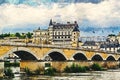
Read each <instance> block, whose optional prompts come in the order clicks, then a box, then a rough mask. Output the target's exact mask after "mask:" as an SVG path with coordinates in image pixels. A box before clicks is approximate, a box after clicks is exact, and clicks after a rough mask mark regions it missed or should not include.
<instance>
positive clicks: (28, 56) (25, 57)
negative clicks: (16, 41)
mask: <svg viewBox="0 0 120 80" xmlns="http://www.w3.org/2000/svg"><path fill="white" fill-rule="evenodd" d="M13 53H15V54H16V55H17V56H19V58H20V59H21V60H37V58H36V57H35V56H34V55H33V54H31V53H29V52H27V51H22V50H21V51H15V52H13Z"/></svg>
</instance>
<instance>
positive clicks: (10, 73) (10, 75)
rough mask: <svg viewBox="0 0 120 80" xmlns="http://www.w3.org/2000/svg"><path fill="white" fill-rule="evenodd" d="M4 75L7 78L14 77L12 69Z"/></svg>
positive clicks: (7, 70)
mask: <svg viewBox="0 0 120 80" xmlns="http://www.w3.org/2000/svg"><path fill="white" fill-rule="evenodd" d="M4 73H5V75H6V76H9V77H14V74H13V72H12V70H11V69H10V68H8V69H6V70H5V72H4Z"/></svg>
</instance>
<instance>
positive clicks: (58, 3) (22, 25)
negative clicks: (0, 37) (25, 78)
mask: <svg viewBox="0 0 120 80" xmlns="http://www.w3.org/2000/svg"><path fill="white" fill-rule="evenodd" d="M0 4H1V5H0V32H1V33H5V32H27V31H31V32H32V31H33V29H37V28H38V27H39V26H40V27H41V28H47V27H48V24H49V20H50V19H53V21H56V22H60V23H66V22H67V21H70V22H71V23H73V22H74V21H77V22H78V24H79V27H80V31H81V36H93V35H95V36H98V35H100V36H101V35H108V34H111V33H113V34H117V33H118V32H119V31H120V15H119V14H120V0H0ZM93 31H94V32H95V33H93Z"/></svg>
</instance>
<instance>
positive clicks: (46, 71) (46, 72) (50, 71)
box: [44, 67, 56, 76]
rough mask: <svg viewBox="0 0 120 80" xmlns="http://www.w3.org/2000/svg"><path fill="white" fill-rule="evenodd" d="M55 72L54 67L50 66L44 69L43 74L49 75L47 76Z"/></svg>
mask: <svg viewBox="0 0 120 80" xmlns="http://www.w3.org/2000/svg"><path fill="white" fill-rule="evenodd" d="M55 72H56V69H55V68H52V67H50V68H48V69H46V70H45V71H44V74H45V75H49V76H53V75H54V74H55Z"/></svg>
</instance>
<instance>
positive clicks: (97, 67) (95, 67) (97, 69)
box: [91, 63, 102, 71]
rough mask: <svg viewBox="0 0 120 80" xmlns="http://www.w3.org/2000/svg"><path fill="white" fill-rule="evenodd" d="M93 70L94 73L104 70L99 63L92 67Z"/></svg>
mask: <svg viewBox="0 0 120 80" xmlns="http://www.w3.org/2000/svg"><path fill="white" fill-rule="evenodd" d="M91 69H92V70H94V71H101V70H102V67H101V66H100V65H99V64H97V63H94V64H93V65H92V66H91Z"/></svg>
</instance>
